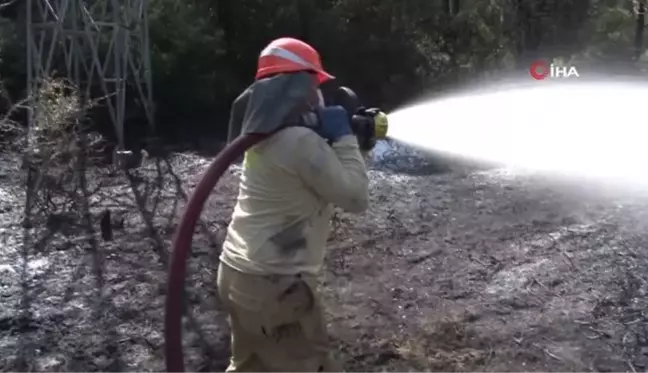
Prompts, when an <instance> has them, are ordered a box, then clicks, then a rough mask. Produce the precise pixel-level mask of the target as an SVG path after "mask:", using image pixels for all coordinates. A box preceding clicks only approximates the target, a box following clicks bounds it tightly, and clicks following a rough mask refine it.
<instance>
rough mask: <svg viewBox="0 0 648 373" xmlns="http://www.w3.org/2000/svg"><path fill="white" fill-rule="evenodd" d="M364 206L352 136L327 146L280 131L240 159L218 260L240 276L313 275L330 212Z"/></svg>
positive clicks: (304, 133)
mask: <svg viewBox="0 0 648 373" xmlns="http://www.w3.org/2000/svg"><path fill="white" fill-rule="evenodd" d="M368 201H369V181H368V177H367V170H366V166H365V162H364V159H363V156H362V154H361V152H360V150H359V148H358V142H357V140H356V138H355V136H353V135H348V136H345V137H343V138H341V139H340V140H339V141H338V142H336V143H334V144H333V145H332V146H330V145H328V144H327V143H326V141H324V140H323V139H322V138H321V137H320V136H319V135H318V134H316V133H315V132H313V131H312V130H310V129H308V128H304V127H290V128H286V129H284V130H282V131H280V132H278V133H276V134H275V135H273V136H272V137H270V138H269V139H267V140H264V141H262V142H261V143H259V144H258V145H256V146H255V147H253V148H252V149H250V150H249V151H248V152H247V153H246V156H245V160H244V163H243V173H242V175H241V183H240V187H239V195H238V199H237V203H236V206H235V208H234V213H233V216H232V221H231V223H230V225H229V227H228V231H227V236H226V238H225V242H224V243H223V252H222V254H221V261H222V262H223V263H224V264H226V265H228V266H230V267H232V268H234V269H236V270H238V271H241V272H244V273H252V274H283V275H292V274H297V273H309V274H317V273H318V272H319V271H320V269H321V267H322V265H323V262H324V254H325V247H326V241H327V239H328V234H329V224H330V219H331V215H332V213H333V206H338V207H340V208H342V209H344V210H346V211H348V212H353V213H359V212H363V211H364V210H366V209H367V206H368Z"/></svg>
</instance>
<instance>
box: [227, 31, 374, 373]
mask: <svg viewBox="0 0 648 373" xmlns="http://www.w3.org/2000/svg"><path fill="white" fill-rule="evenodd" d="M305 76H306V77H308V78H307V79H308V80H307V90H308V92H307V93H304V94H303V95H300V93H299V92H298V91H299V90H298V89H296V88H294V87H297V86H298V84H297V83H295V84H292V83H291V82H297V81H300V79H303V78H304V77H305ZM330 79H333V76H331V75H330V74H328V73H327V72H325V71H324V70H323V68H322V64H321V60H320V56H319V53H318V52H317V51H316V50H315V49H314V48H313V47H311V46H310V45H308V44H306V43H304V42H303V41H300V40H297V39H293V38H280V39H277V40H274V41H272V42H271V43H270V44H269V45H268V46H267V47H266V48H265V49H263V51H262V52H261V54H260V56H259V60H258V70H257V73H256V81H255V83H253V84H252V85H251V86H250V87H249V88H248V89H247V90H246V92H244V93H243V94H242V95H241V96H239V98H238V99H237V100H236V101H235V102H234V104H233V107H232V115H233V116H234V115H236V117H235V118H232V121H235V122H236V121H238V122H239V123H243V125H244V126H254V125H255V124H254V123H256V122H258V123H260V124H259V125H263V123H266V124H267V123H269V122H271V121H276V120H283V121H291V120H293V119H294V118H297V117H300V116H301V115H302V114H303V113H304V112H308V111H309V110H313V109H314V108H316V107H318V106H321V105H323V100H322V96H321V94H320V93H318V86H319V85H320V84H321V83H323V82H326V81H328V80H330ZM286 102H287V103H289V105H286V104H285V103H286ZM235 125H236V124H235ZM238 132H240V125H239V127H238V129H234V130H230V135H231V134H232V133H235V134H237V133H238ZM230 140H232V139H230ZM368 185H369V182H368V177H367V170H366V166H365V163H364V159H363V155H362V153H361V151H360V149H359V146H358V141H357V139H356V137H355V136H354V134H353V133H352V130H351V127H350V123H349V120H348V116H347V115H346V114H345V115H329V116H328V117H327V118H325V119H322V121H321V123H320V124H319V125H318V126H316V127H312V128H307V127H305V126H287V127H285V128H284V129H282V130H280V131H279V132H277V133H275V134H274V135H272V136H271V137H269V138H268V139H265V140H263V141H262V142H261V143H259V144H258V145H256V146H254V147H252V148H251V149H250V150H248V151H247V152H246V154H245V157H244V160H243V169H242V175H241V181H240V185H239V194H238V198H237V203H236V206H235V208H234V212H233V214H232V220H231V222H230V224H229V227H228V230H227V235H226V238H225V241H224V243H223V251H222V254H221V256H220V261H221V263H220V267H219V273H218V292H219V296H220V298H221V301H222V303H223V305H224V306H225V309H226V310H227V312H228V313H229V320H230V327H231V333H232V356H231V359H230V364H229V367H228V368H227V371H230V372H235V371H250V372H251V371H256V372H260V371H302V372H316V371H340V366H338V365H337V363H336V362H335V359H334V358H333V357H332V356H330V353H329V348H328V345H327V344H328V336H327V331H326V322H325V321H324V316H323V309H322V304H321V300H320V293H319V291H318V275H319V273H320V270H321V269H322V266H323V262H324V257H325V249H326V242H327V238H328V234H329V225H330V219H331V216H332V213H333V209H334V207H335V206H337V207H339V208H342V209H344V210H346V211H348V212H351V213H361V212H363V211H365V210H366V209H367V207H368V200H369V191H368Z"/></svg>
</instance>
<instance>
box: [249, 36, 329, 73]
mask: <svg viewBox="0 0 648 373" xmlns="http://www.w3.org/2000/svg"><path fill="white" fill-rule="evenodd" d="M297 71H312V72H314V73H315V74H316V75H317V80H318V82H319V83H320V84H321V83H324V82H325V81H327V80H329V79H334V78H335V77H334V76H333V75H331V74H329V73H327V72H326V71H324V68H322V60H321V58H320V55H319V53H318V52H317V51H316V50H315V48H313V47H311V46H310V45H308V44H306V43H304V42H303V41H301V40H298V39H294V38H279V39H275V40H273V41H272V42H271V43H270V44H268V46H266V47H265V48H264V49H263V51H261V54H260V55H259V61H258V65H257V73H256V77H255V78H256V79H262V78H265V77H267V76H269V75H273V74H280V73H289V72H297Z"/></svg>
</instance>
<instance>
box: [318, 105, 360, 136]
mask: <svg viewBox="0 0 648 373" xmlns="http://www.w3.org/2000/svg"><path fill="white" fill-rule="evenodd" d="M317 116H318V117H319V126H317V128H315V132H317V133H318V134H319V135H320V136H322V137H323V138H324V139H326V140H328V141H330V142H336V141H338V140H339V139H340V138H342V137H343V136H346V135H351V134H353V132H352V131H351V122H350V120H349V114H348V113H347V111H346V110H345V109H344V108H343V107H342V106H327V107H323V108H318V109H317Z"/></svg>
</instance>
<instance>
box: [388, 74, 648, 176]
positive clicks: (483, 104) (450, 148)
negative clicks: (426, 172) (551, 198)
mask: <svg viewBox="0 0 648 373" xmlns="http://www.w3.org/2000/svg"><path fill="white" fill-rule="evenodd" d="M647 99H648V88H646V86H645V85H638V84H629V83H625V82H624V83H610V82H584V83H583V82H578V83H566V82H561V83H554V84H545V82H538V83H537V84H536V85H534V86H526V87H523V88H511V89H507V90H501V91H491V92H481V93H479V94H472V95H471V94H464V95H462V96H455V97H447V98H442V99H438V100H434V101H432V102H427V103H421V104H417V105H415V106H410V107H406V108H404V109H401V110H397V111H396V112H394V113H390V114H389V122H390V130H389V136H390V137H391V138H393V139H395V140H397V141H399V142H402V143H405V144H408V145H411V146H414V147H416V148H419V149H422V150H424V151H428V152H432V153H436V154H442V155H447V156H452V157H459V158H463V159H467V160H474V161H477V162H480V163H490V164H493V165H501V166H507V167H511V168H514V169H523V170H528V171H534V172H537V171H540V172H547V173H549V174H556V175H561V176H569V177H578V178H580V179H582V180H597V181H604V182H614V183H621V184H626V185H630V184H633V185H643V186H648V173H646V172H644V171H643V170H644V169H645V168H646V166H647V165H648V151H647V150H645V149H646V141H647V140H648V137H647V136H646V134H647V133H646V132H647V131H646V129H647V128H648V127H646V126H645V124H642V123H641V117H642V114H641V112H640V111H639V110H640V108H642V107H643V105H645V103H646V100H647ZM583 178H584V179H583Z"/></svg>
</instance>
